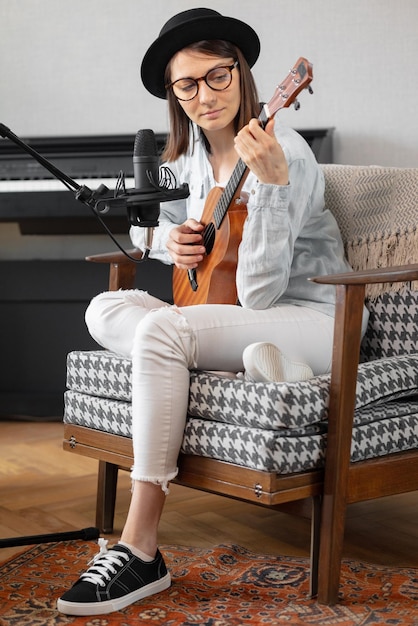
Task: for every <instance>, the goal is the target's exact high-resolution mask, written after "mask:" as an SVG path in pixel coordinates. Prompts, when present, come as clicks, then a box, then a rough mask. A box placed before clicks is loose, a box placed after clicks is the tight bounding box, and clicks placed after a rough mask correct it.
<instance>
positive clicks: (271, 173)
mask: <svg viewBox="0 0 418 626" xmlns="http://www.w3.org/2000/svg"><path fill="white" fill-rule="evenodd" d="M235 150H236V151H237V153H238V155H239V157H240V158H241V159H242V160H243V161H244V163H245V164H246V165H247V167H248V168H249V169H250V170H251V171H252V172H253V174H255V176H257V179H258V180H259V182H260V183H266V184H272V185H287V184H288V182H289V170H288V167H287V161H286V157H285V156H284V153H283V150H282V148H281V146H280V144H279V143H278V141H277V139H276V137H275V134H274V120H273V119H271V120H269V121H268V122H267V125H266V127H265V129H263V128H261V126H260V123H259V121H258V120H257V119H252V120H250V122H249V123H248V124H247V126H244V128H242V129H241V130H240V131H239V133H238V135H237V136H236V137H235Z"/></svg>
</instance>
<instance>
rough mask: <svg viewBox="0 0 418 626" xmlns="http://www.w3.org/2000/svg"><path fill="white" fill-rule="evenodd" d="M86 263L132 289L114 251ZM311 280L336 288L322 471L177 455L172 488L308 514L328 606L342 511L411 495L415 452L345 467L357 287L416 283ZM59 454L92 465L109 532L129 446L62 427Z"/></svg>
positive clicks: (356, 275) (410, 274)
mask: <svg viewBox="0 0 418 626" xmlns="http://www.w3.org/2000/svg"><path fill="white" fill-rule="evenodd" d="M129 253H130V254H131V255H133V256H135V257H136V258H140V256H141V253H140V252H139V251H137V250H136V251H135V250H134V251H130V252H129ZM88 260H89V261H93V262H98V263H109V265H110V274H109V289H110V290H116V289H131V288H132V287H133V285H134V280H135V273H136V264H135V263H134V262H133V261H130V260H129V259H128V258H127V257H126V256H125V255H123V254H122V253H119V252H118V253H114V254H103V255H96V256H94V257H88ZM312 280H314V281H316V282H319V283H328V284H333V285H335V288H336V317H335V331H334V347H333V359H332V371H331V384H330V406H329V417H328V422H329V430H328V442H327V454H326V463H325V470H324V471H322V470H318V471H310V472H303V473H300V474H295V475H290V476H281V475H279V474H277V473H276V472H262V471H257V470H253V469H249V468H245V467H240V466H237V465H233V464H230V463H225V462H223V461H218V460H215V459H207V458H203V457H197V456H186V455H180V457H179V473H178V476H177V478H176V482H177V483H179V484H182V485H185V486H188V487H193V488H195V489H200V490H204V491H209V492H212V493H216V494H220V495H225V496H228V497H232V498H237V499H240V500H244V501H247V502H253V503H256V504H260V505H262V506H269V507H273V508H277V509H281V510H285V511H287V512H292V513H296V512H297V513H301V514H307V513H308V514H309V513H310V514H311V519H312V526H311V528H312V535H311V593H312V595H316V594H317V597H318V602H320V603H322V604H328V605H333V604H335V603H336V602H337V601H338V594H339V581H340V569H341V559H342V550H343V541H344V526H345V515H346V507H347V505H348V504H350V503H353V502H358V501H361V500H367V499H373V498H378V497H383V496H388V495H392V494H398V493H404V492H407V491H414V490H416V489H418V450H413V451H410V452H403V453H397V454H392V455H387V456H384V457H381V458H375V459H371V460H368V461H362V462H358V463H350V449H351V438H352V427H353V414H354V403H355V390H356V380H357V368H358V362H359V352H360V341H361V321H362V310H363V303H364V298H365V287H366V285H368V284H372V283H396V282H407V283H409V282H412V281H415V280H418V264H414V265H409V266H402V267H392V268H385V269H379V270H368V271H361V272H350V273H347V274H339V275H332V276H323V277H318V278H313V279H312ZM64 449H66V450H69V451H71V452H75V453H77V454H81V455H85V456H90V457H93V458H95V459H98V460H99V475H98V490H97V509H96V516H97V517H96V524H97V525H98V526H99V527H100V528H101V529H102V530H103V531H110V532H111V530H112V528H113V515H114V508H115V498H116V484H117V473H118V469H119V468H125V469H128V468H129V467H130V466H131V465H132V443H131V440H130V439H129V438H125V437H120V436H117V435H112V434H108V433H103V432H99V431H96V430H93V429H89V428H85V427H81V426H75V425H72V424H66V425H65V429H64ZM309 499H310V502H311V506H309V505H308V503H309ZM319 529H320V530H319Z"/></svg>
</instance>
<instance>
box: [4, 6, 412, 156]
mask: <svg viewBox="0 0 418 626" xmlns="http://www.w3.org/2000/svg"><path fill="white" fill-rule="evenodd" d="M205 4H206V5H207V6H211V7H212V8H215V9H218V10H219V11H221V12H222V13H224V14H226V15H233V16H237V17H240V18H241V19H243V20H244V21H248V22H249V23H250V24H251V25H252V26H253V27H254V28H255V29H256V30H257V32H258V33H259V35H260V38H261V42H262V54H261V56H260V59H259V61H258V62H257V64H256V66H255V68H254V73H255V76H256V79H257V82H258V85H259V88H260V96H261V97H262V98H263V99H265V100H268V99H269V98H270V97H271V95H272V93H273V91H274V87H275V86H276V84H277V83H278V82H279V80H281V79H282V78H283V77H284V76H285V74H286V73H287V71H288V69H289V68H290V66H291V65H293V63H294V61H295V60H296V59H297V58H298V57H299V56H306V57H308V58H309V60H311V61H312V62H313V65H314V82H313V88H314V91H315V94H314V96H313V97H310V96H309V95H308V94H307V93H306V94H305V93H304V94H303V96H302V97H301V104H302V107H301V110H300V111H299V112H296V111H294V110H293V108H292V109H288V110H285V111H282V112H281V113H280V115H281V117H282V119H283V120H284V121H285V122H286V123H288V124H289V125H292V126H294V127H296V128H298V127H299V128H312V127H328V126H334V127H335V129H336V130H335V161H337V162H340V163H352V164H382V165H395V166H407V167H409V166H410V167H416V166H418V123H417V115H416V109H417V101H418V80H417V59H418V36H417V24H418V1H417V0H398V1H397V2H394V0H349V1H348V0H264V1H263V2H262V3H260V2H254V1H253V0H251V1H250V0H239V1H238V0H235V1H234V0H211V2H206V3H205V2H204V0H203V1H202V0H197V1H196V0H117V1H116V0H70V1H69V0H0V122H3V123H4V124H6V125H7V126H9V127H10V128H12V130H13V131H14V132H15V133H17V134H18V135H20V136H22V137H31V136H42V135H95V134H119V133H122V134H125V133H128V134H130V133H132V135H133V136H134V134H135V133H136V131H137V130H138V129H139V128H146V127H149V128H153V129H154V130H155V131H156V132H158V131H163V130H166V128H167V124H166V112H165V104H164V102H163V101H157V100H156V99H155V98H153V97H152V96H151V95H150V94H148V93H147V92H146V91H145V89H144V88H143V87H142V85H141V83H140V79H139V65H140V60H141V58H142V56H143V53H144V52H145V50H146V49H147V47H148V45H149V44H150V43H151V41H153V40H154V38H155V37H156V35H157V33H158V31H159V29H160V27H161V26H162V23H163V22H164V21H165V20H166V19H168V18H169V17H171V15H173V14H174V13H176V12H178V11H180V10H184V9H187V8H191V7H193V6H202V5H203V6H204V5H205Z"/></svg>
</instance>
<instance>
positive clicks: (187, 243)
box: [167, 219, 205, 270]
mask: <svg viewBox="0 0 418 626" xmlns="http://www.w3.org/2000/svg"><path fill="white" fill-rule="evenodd" d="M203 230H204V226H203V224H200V222H197V221H196V220H194V219H188V220H187V221H186V222H184V224H180V226H176V227H175V228H172V230H171V231H170V236H169V239H168V241H167V250H168V252H169V253H170V256H171V258H172V259H173V261H174V263H175V265H176V266H177V267H178V268H179V269H181V270H190V269H194V268H195V267H197V266H198V265H199V263H200V261H202V259H203V256H204V254H205V247H204V246H203V245H202V243H203V237H202V234H201V233H202V231H203Z"/></svg>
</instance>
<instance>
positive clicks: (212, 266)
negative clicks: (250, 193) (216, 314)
mask: <svg viewBox="0 0 418 626" xmlns="http://www.w3.org/2000/svg"><path fill="white" fill-rule="evenodd" d="M312 77H313V75H312V65H311V63H309V62H308V61H307V60H306V59H305V58H303V57H300V58H299V59H298V60H297V61H296V63H295V65H294V66H293V68H292V69H291V70H290V72H289V74H288V75H287V77H286V78H285V80H284V81H283V82H282V83H280V85H279V86H278V87H276V90H275V92H274V95H273V97H272V98H271V100H270V101H269V103H268V104H265V105H264V106H263V108H262V110H261V113H260V115H259V117H258V120H259V122H260V125H261V126H262V127H263V128H265V126H266V124H267V122H268V121H269V119H271V118H272V117H274V115H275V114H276V113H277V111H279V110H280V109H283V108H286V107H288V106H290V105H291V104H292V103H293V102H294V103H295V108H296V109H298V108H299V103H298V101H297V100H296V98H297V96H298V94H299V93H300V92H301V91H302V89H305V88H306V87H308V86H309V84H310V82H311V81H312ZM308 88H309V91H310V92H311V93H312V89H311V87H310V86H309V87H308ZM248 171H249V170H248V168H247V166H246V165H245V163H244V162H243V161H242V160H241V159H239V160H238V163H237V164H236V166H235V168H234V171H233V172H232V175H231V178H230V179H229V181H228V183H227V185H226V187H225V189H222V188H221V187H215V188H213V189H212V190H211V191H210V192H209V194H208V197H207V199H206V202H205V207H204V209H203V214H202V218H201V220H200V222H201V223H202V224H203V225H204V227H205V228H204V230H203V245H204V246H205V249H206V255H205V256H204V258H203V260H202V261H201V262H200V263H199V265H198V267H197V268H196V269H192V270H181V269H179V268H177V267H176V266H174V267H173V297H174V302H175V304H176V305H177V306H188V305H192V304H236V303H237V288H236V283H235V274H236V268H237V263H238V247H239V244H240V242H241V238H242V229H243V226H244V222H245V219H246V217H247V206H246V204H245V202H244V201H243V200H242V199H241V197H240V194H241V189H242V186H243V184H244V181H245V179H246V177H247V175H248Z"/></svg>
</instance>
